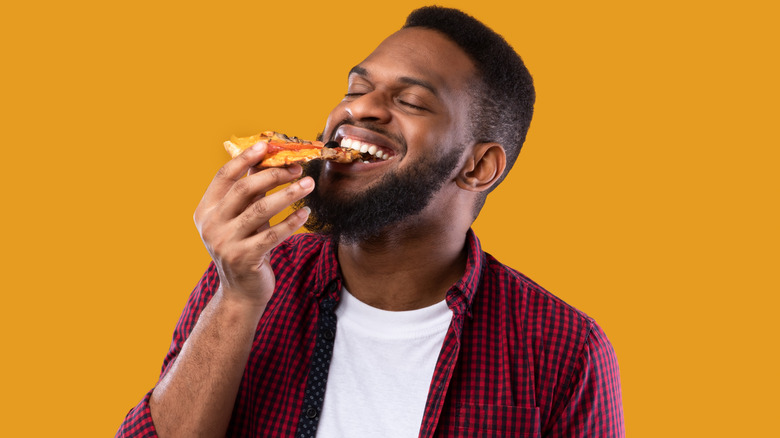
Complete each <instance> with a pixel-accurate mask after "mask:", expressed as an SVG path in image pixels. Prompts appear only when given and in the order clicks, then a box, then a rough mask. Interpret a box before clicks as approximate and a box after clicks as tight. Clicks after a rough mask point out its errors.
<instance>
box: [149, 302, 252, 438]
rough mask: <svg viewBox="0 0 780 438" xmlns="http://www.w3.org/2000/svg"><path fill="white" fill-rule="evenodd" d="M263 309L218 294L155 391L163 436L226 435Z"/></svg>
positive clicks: (152, 402) (154, 416)
mask: <svg viewBox="0 0 780 438" xmlns="http://www.w3.org/2000/svg"><path fill="white" fill-rule="evenodd" d="M263 310H264V307H261V306H258V305H255V304H251V303H248V302H240V301H234V300H229V299H226V298H225V296H224V294H223V291H222V290H221V289H220V290H219V291H218V292H217V293H216V294H215V295H214V297H213V299H212V300H211V302H209V304H208V305H207V306H206V308H205V309H204V310H203V312H202V313H201V315H200V318H199V319H198V322H197V324H196V325H195V327H194V328H193V331H192V334H191V335H190V337H189V338H188V339H187V341H186V342H185V343H184V346H183V347H182V350H181V353H180V354H179V356H178V357H177V358H176V360H175V362H174V363H173V364H172V365H171V367H170V369H168V371H167V372H166V374H165V376H164V377H163V378H162V379H161V380H160V382H159V383H158V385H157V387H156V388H155V389H154V391H153V393H152V396H151V399H150V408H151V413H152V419H153V420H154V424H155V428H156V429H157V432H158V434H159V436H161V437H164V438H167V437H175V436H188V437H189V436H203V437H206V436H224V435H225V431H226V430H227V426H228V422H229V421H230V415H231V413H232V410H233V405H234V403H235V400H236V394H237V393H238V388H239V384H240V382H241V377H242V375H243V372H244V368H245V367H246V363H247V359H248V357H249V353H250V351H251V348H252V342H253V339H254V334H255V329H256V327H257V323H258V321H259V319H260V316H261V315H262V312H263Z"/></svg>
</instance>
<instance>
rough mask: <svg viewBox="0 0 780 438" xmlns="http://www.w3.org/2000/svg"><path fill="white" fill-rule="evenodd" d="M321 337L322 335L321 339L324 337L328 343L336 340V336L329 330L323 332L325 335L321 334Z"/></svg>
mask: <svg viewBox="0 0 780 438" xmlns="http://www.w3.org/2000/svg"><path fill="white" fill-rule="evenodd" d="M322 335H323V337H325V339H327V340H329V341H332V340H333V339H335V338H336V334H335V333H333V330H331V329H327V330H325V333H323V334H322Z"/></svg>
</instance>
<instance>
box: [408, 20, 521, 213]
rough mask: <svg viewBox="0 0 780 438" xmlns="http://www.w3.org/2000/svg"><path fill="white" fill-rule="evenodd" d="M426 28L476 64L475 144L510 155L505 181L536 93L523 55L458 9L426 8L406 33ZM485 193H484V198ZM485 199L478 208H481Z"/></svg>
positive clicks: (472, 122)
mask: <svg viewBox="0 0 780 438" xmlns="http://www.w3.org/2000/svg"><path fill="white" fill-rule="evenodd" d="M409 27H423V28H427V29H432V30H436V31H438V32H441V33H442V34H444V35H445V36H446V37H448V38H449V39H450V40H452V41H453V42H454V43H455V44H457V45H458V46H460V48H461V49H462V50H463V51H464V52H466V54H467V55H468V56H469V57H470V58H471V60H472V61H473V62H474V64H475V66H476V68H477V72H478V75H479V79H480V80H481V83H479V84H476V85H475V87H473V89H472V90H470V92H471V93H472V96H473V98H474V101H475V102H474V103H475V107H474V108H472V110H471V115H470V116H471V126H470V128H471V129H472V135H473V136H474V140H476V141H477V142H493V141H494V142H498V143H500V144H501V145H503V146H504V148H505V149H506V154H507V166H506V170H505V171H504V174H503V175H501V177H500V179H499V180H498V182H497V183H496V184H495V185H494V186H493V187H492V188H491V189H490V190H492V189H493V188H495V187H496V186H498V184H500V183H501V181H503V180H504V178H505V177H506V175H507V173H508V172H509V170H510V169H511V168H512V166H513V165H514V163H515V160H516V159H517V155H518V154H519V153H520V148H522V146H523V143H524V142H525V137H526V134H527V133H528V127H529V126H530V124H531V117H532V116H533V112H534V101H535V100H536V91H535V90H534V83H533V79H532V78H531V74H530V73H529V72H528V69H527V68H526V67H525V64H524V63H523V60H522V59H521V58H520V55H518V54H517V52H515V50H514V49H513V48H512V46H510V45H509V43H507V42H506V40H505V39H504V38H503V37H502V36H501V35H499V34H497V33H496V32H494V31H493V30H492V29H490V28H489V27H487V26H485V25H484V24H482V22H480V21H479V20H477V19H476V18H474V17H472V16H470V15H468V14H466V13H464V12H462V11H460V10H457V9H451V8H444V7H440V6H426V7H423V8H420V9H416V10H414V11H412V13H411V14H409V16H408V17H407V18H406V23H405V24H404V26H403V28H404V29H405V28H409ZM486 195H487V193H485V196H486ZM483 203H484V198H483V199H482V201H481V202H480V205H478V207H477V210H479V209H480V208H481V207H482V204H483Z"/></svg>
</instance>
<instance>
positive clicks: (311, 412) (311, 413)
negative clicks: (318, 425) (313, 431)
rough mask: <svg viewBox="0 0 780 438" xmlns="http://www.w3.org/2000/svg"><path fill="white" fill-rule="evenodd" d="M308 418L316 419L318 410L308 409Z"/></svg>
mask: <svg viewBox="0 0 780 438" xmlns="http://www.w3.org/2000/svg"><path fill="white" fill-rule="evenodd" d="M306 416H307V417H309V418H314V417H316V416H317V410H316V409H314V408H309V409H306Z"/></svg>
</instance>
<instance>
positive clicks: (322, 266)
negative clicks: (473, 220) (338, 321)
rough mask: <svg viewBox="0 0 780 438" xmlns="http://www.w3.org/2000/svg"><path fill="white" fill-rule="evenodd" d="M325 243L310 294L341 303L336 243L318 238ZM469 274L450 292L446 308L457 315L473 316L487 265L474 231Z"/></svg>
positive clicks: (468, 244) (469, 240)
mask: <svg viewBox="0 0 780 438" xmlns="http://www.w3.org/2000/svg"><path fill="white" fill-rule="evenodd" d="M318 238H319V239H321V241H322V247H321V253H320V257H319V260H318V263H317V273H316V277H315V278H316V284H315V288H314V290H313V291H311V292H312V293H313V294H314V295H315V296H316V297H317V298H318V299H322V298H325V297H330V298H333V299H335V300H336V301H338V300H339V293H340V291H341V288H342V286H343V282H342V279H341V272H340V270H339V265H338V260H337V258H336V243H335V242H334V241H333V239H330V238H326V237H323V236H318ZM465 245H466V246H465V248H466V270H465V272H464V273H463V277H461V279H460V280H458V281H457V282H455V284H453V285H452V287H451V288H450V290H449V291H447V296H446V300H447V306H448V307H449V308H450V309H452V312H453V313H454V314H456V315H464V314H465V315H469V316H470V315H471V302H472V301H473V299H474V295H475V294H476V292H477V289H478V288H479V283H480V279H481V277H482V270H483V269H484V267H485V265H486V258H485V253H484V252H482V245H480V243H479V239H478V238H477V236H476V234H475V233H474V230H472V229H469V231H468V233H466V243H465Z"/></svg>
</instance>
